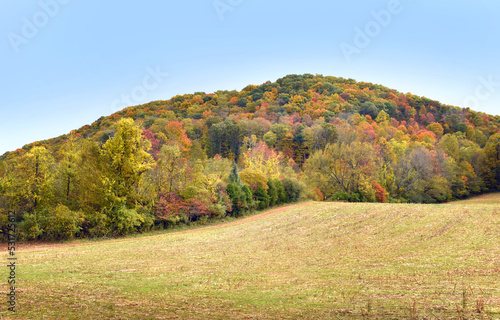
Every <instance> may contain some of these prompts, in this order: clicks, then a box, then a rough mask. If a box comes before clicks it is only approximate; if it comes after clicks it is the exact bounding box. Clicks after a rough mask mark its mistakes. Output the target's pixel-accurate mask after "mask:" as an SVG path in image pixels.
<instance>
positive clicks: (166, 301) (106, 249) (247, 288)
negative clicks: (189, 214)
mask: <svg viewBox="0 0 500 320" xmlns="http://www.w3.org/2000/svg"><path fill="white" fill-rule="evenodd" d="M499 236H500V196H499V195H498V194H496V195H489V196H487V197H484V198H482V199H481V200H480V201H473V200H469V201H466V202H456V203H452V204H447V205H406V204H402V205H395V204H350V203H309V204H300V205H296V206H290V207H288V208H284V209H283V208H280V209H275V211H274V212H271V213H269V214H267V215H265V216H263V217H262V216H261V217H258V216H257V217H255V218H253V219H249V220H247V221H245V223H230V224H229V225H227V226H213V227H208V228H206V229H201V230H189V231H186V232H178V233H170V234H162V235H155V236H150V237H140V238H128V239H118V240H109V241H102V242H89V243H83V244H64V245H54V246H40V247H28V248H25V250H23V247H22V245H19V250H20V252H19V253H18V259H19V260H18V263H19V267H18V270H17V272H18V274H17V277H18V285H17V298H18V312H17V314H16V315H11V314H9V313H8V312H7V311H6V309H7V307H6V304H4V303H3V304H2V305H4V306H5V307H4V308H2V310H1V311H0V315H2V316H4V317H9V318H18V319H82V318H86V319H175V318H184V319H196V318H198V319H219V318H231V319H235V318H244V319H254V318H257V319H278V318H279V319H287V318H288V319H297V318H309V319H345V318H353V319H354V318H359V319H424V318H427V319H439V318H440V319H500V241H499ZM2 258H3V259H4V261H7V260H6V259H7V255H6V254H3V256H2ZM2 274H5V276H4V277H5V281H6V280H7V277H8V276H7V270H5V271H4V272H2ZM5 293H6V291H5V290H4V291H2V296H3V297H5ZM4 299H5V300H6V298H4Z"/></svg>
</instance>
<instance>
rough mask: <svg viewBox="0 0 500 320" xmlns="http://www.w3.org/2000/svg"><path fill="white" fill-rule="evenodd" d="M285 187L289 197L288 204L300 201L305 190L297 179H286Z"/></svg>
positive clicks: (284, 181)
mask: <svg viewBox="0 0 500 320" xmlns="http://www.w3.org/2000/svg"><path fill="white" fill-rule="evenodd" d="M283 187H284V189H285V192H286V195H287V200H288V201H287V202H295V201H298V200H299V198H300V196H301V195H302V192H303V190H304V188H303V187H302V185H301V184H300V183H299V182H298V181H297V180H295V179H293V180H292V179H284V180H283Z"/></svg>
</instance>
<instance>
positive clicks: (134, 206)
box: [0, 74, 500, 240]
mask: <svg viewBox="0 0 500 320" xmlns="http://www.w3.org/2000/svg"><path fill="white" fill-rule="evenodd" d="M499 183H500V116H491V115H487V114H484V113H480V112H475V111H472V110H469V109H460V108H457V107H453V106H449V105H444V104H441V103H439V102H437V101H434V100H430V99H427V98H424V97H418V96H415V95H412V94H402V93H400V92H397V91H395V90H391V89H388V88H386V87H383V86H381V85H375V84H371V83H364V82H356V81H354V80H352V79H343V78H335V77H324V76H321V75H315V76H314V75H309V74H306V75H290V76H287V77H284V78H281V79H279V80H277V81H276V82H274V83H271V82H267V83H265V84H263V85H260V86H257V85H249V86H247V87H246V88H244V89H243V90H242V91H241V92H238V91H217V92H215V93H211V94H206V93H203V92H196V93H194V94H187V95H182V96H175V97H173V98H171V99H170V100H164V101H154V102H151V103H148V104H144V105H140V106H134V107H129V108H126V109H124V110H122V111H120V112H117V113H115V114H113V115H111V116H109V117H101V118H100V119H99V120H97V121H96V122H94V123H93V124H92V125H89V126H85V127H82V128H80V129H78V130H74V131H73V132H71V133H70V134H68V135H65V136H61V137H58V138H55V139H51V140H47V141H39V142H36V143H33V144H30V145H27V146H24V147H23V148H22V149H19V150H17V151H15V152H11V153H7V154H5V155H3V156H2V157H1V160H0V208H1V210H2V212H1V214H2V215H1V217H2V227H3V229H4V231H5V228H6V223H7V212H8V210H15V211H16V213H17V214H18V215H19V221H20V224H19V228H20V235H21V236H22V237H23V238H24V239H49V240H58V239H71V238H73V237H96V236H113V235H123V234H128V233H133V232H140V231H144V230H149V229H151V228H164V227H168V226H172V225H175V224H179V223H191V222H195V221H202V222H203V221H206V220H208V219H217V218H221V217H225V216H226V215H230V216H239V215H242V214H244V213H245V212H247V211H251V210H254V209H264V208H266V207H268V206H272V205H276V204H280V203H286V202H294V201H297V200H299V199H301V198H310V199H315V200H325V199H327V200H348V201H371V202H376V201H378V202H423V203H433V202H445V201H449V200H453V199H460V198H465V197H467V196H469V195H471V194H480V193H484V192H489V191H493V190H499V189H500V185H499Z"/></svg>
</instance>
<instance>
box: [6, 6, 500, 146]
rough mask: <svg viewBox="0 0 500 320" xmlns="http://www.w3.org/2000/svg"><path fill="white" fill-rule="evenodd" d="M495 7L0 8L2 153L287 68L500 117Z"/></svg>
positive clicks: (499, 10) (499, 23) (271, 77)
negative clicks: (127, 111)
mask: <svg viewBox="0 0 500 320" xmlns="http://www.w3.org/2000/svg"><path fill="white" fill-rule="evenodd" d="M499 15H500V1H492V0H476V1H464V0H453V1H452V0H440V1H436V0H383V1H379V0H371V1H365V0H351V1H332V0H309V1H295V0H286V1H285V0H191V1H171V0H170V1H159V0H156V1H153V0H142V1H123V0H122V1H116V0H107V1H96V0H86V1H82V0H40V1H30V0H23V1H1V2H0V39H1V40H0V73H1V74H2V76H1V77H0V154H3V153H4V152H7V151H13V150H15V149H18V148H21V147H22V146H23V145H25V144H28V143H31V142H34V141H38V140H44V139H49V138H53V137H57V136H59V135H62V134H66V133H69V132H70V131H71V130H73V129H78V128H80V127H82V126H84V125H86V124H91V123H92V122H94V121H95V120H97V119H98V118H99V117H101V116H107V115H110V114H112V113H114V112H115V111H118V110H121V109H123V108H125V107H127V106H130V105H138V104H143V103H146V102H149V101H153V100H167V99H170V98H171V97H172V96H175V95H177V94H185V93H194V92H206V93H211V92H214V91H217V90H234V89H236V90H241V89H242V88H244V87H245V86H247V85H249V84H262V83H264V82H266V81H275V80H276V79H278V78H281V77H284V76H286V75H288V74H304V73H311V74H323V75H325V76H327V75H328V76H337V77H344V78H352V79H355V80H357V81H365V82H373V83H377V84H381V85H384V86H387V87H389V88H392V89H396V90H398V91H400V92H403V93H407V92H411V93H412V94H416V95H419V96H425V97H427V98H430V99H434V100H438V101H440V102H442V103H444V104H449V105H454V106H459V107H470V108H471V109H472V110H476V111H482V112H486V113H488V114H493V115H499V114H500V108H499V107H500V64H499V63H498V57H500V37H499V36H498V35H499V34H500V19H498V17H499Z"/></svg>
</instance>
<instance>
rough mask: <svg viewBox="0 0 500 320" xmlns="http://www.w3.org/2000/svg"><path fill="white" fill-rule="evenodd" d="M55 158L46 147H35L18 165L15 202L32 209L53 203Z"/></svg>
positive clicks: (28, 209)
mask: <svg viewBox="0 0 500 320" xmlns="http://www.w3.org/2000/svg"><path fill="white" fill-rule="evenodd" d="M53 166H54V158H53V157H52V155H51V154H50V152H49V151H48V150H47V149H46V148H45V147H33V148H32V149H31V150H30V151H29V152H27V153H26V154H25V155H24V156H23V157H22V158H21V160H20V162H19V164H18V165H17V166H16V170H15V180H16V186H15V190H16V191H15V199H16V200H15V203H16V204H17V205H18V206H20V208H22V210H26V211H32V210H34V209H36V208H37V207H39V206H42V207H44V206H46V205H49V204H50V203H51V199H52V196H53V191H54V190H53V181H54V173H53V172H54V170H53Z"/></svg>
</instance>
